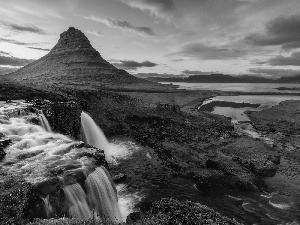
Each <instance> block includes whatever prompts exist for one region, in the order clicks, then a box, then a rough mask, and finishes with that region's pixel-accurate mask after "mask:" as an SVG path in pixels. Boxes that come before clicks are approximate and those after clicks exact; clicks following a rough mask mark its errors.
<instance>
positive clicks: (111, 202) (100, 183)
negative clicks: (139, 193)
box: [85, 167, 122, 223]
mask: <svg viewBox="0 0 300 225" xmlns="http://www.w3.org/2000/svg"><path fill="white" fill-rule="evenodd" d="M109 176H110V175H109V173H108V172H107V171H105V168H104V167H98V168H96V170H95V171H94V172H93V173H91V174H90V175H89V176H88V177H87V179H86V181H85V184H86V189H87V199H88V203H89V205H90V206H91V208H92V209H93V210H94V211H95V213H96V214H97V215H98V216H100V217H101V219H102V220H104V221H113V222H116V223H120V222H122V216H121V212H120V209H119V206H118V197H117V191H116V189H115V187H114V186H113V184H112V182H111V181H110V180H111V178H110V177H109Z"/></svg>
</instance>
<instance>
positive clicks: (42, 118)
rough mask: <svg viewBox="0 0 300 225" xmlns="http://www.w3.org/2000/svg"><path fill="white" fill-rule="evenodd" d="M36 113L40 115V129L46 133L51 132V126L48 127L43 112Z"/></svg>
mask: <svg viewBox="0 0 300 225" xmlns="http://www.w3.org/2000/svg"><path fill="white" fill-rule="evenodd" d="M38 113H39V115H40V117H39V119H40V121H41V125H42V127H43V128H44V129H45V130H46V131H48V132H52V129H51V126H50V124H49V122H48V120H47V118H46V116H45V114H44V113H43V111H42V110H39V111H38Z"/></svg>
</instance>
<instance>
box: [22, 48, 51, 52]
mask: <svg viewBox="0 0 300 225" xmlns="http://www.w3.org/2000/svg"><path fill="white" fill-rule="evenodd" d="M27 48H30V49H35V50H41V51H46V52H49V51H50V50H51V49H49V48H37V47H27Z"/></svg>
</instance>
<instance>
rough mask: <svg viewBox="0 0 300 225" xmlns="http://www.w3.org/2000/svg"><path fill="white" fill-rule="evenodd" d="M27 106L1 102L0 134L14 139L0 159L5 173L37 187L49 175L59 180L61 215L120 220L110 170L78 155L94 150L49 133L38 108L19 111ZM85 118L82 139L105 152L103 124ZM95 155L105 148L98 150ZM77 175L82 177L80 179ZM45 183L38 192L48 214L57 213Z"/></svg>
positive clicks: (52, 215)
mask: <svg viewBox="0 0 300 225" xmlns="http://www.w3.org/2000/svg"><path fill="white" fill-rule="evenodd" d="M26 107H27V106H26V104H23V103H22V104H21V103H11V104H7V103H3V102H1V104H0V133H1V134H3V135H4V137H3V138H6V139H11V140H12V144H11V145H10V146H9V147H7V148H6V149H5V152H6V156H5V158H4V159H3V160H2V161H1V162H0V166H1V167H2V169H3V170H4V171H6V172H7V173H9V174H13V175H19V176H22V177H24V179H25V180H26V181H27V182H29V183H32V184H34V185H37V187H39V186H43V184H47V182H48V181H49V180H53V179H56V180H58V182H59V185H58V187H62V190H63V193H64V206H63V207H64V210H65V215H68V216H69V217H75V218H84V219H88V218H92V217H94V218H96V219H97V220H102V221H104V220H105V221H110V222H113V223H119V222H122V220H123V219H122V214H121V212H120V208H119V205H118V196H117V190H116V188H115V186H114V183H113V181H112V178H111V176H110V174H109V172H108V171H107V170H106V169H105V168H104V167H103V166H100V167H99V166H97V164H96V163H95V160H94V159H93V158H88V157H86V156H83V155H82V154H83V152H84V151H86V152H88V151H92V150H93V151H95V149H92V148H90V147H84V145H82V142H76V141H74V140H72V139H70V138H69V137H67V136H64V135H62V134H58V133H53V132H52V130H51V127H50V125H49V122H48V121H47V119H46V117H45V115H44V114H43V113H42V112H41V111H39V112H38V113H37V114H31V113H28V112H27V113H25V115H24V113H22V114H21V113H19V112H20V110H21V109H25V108H26ZM15 111H17V113H15ZM83 115H84V114H83ZM33 117H35V118H37V119H38V120H39V121H40V123H41V125H42V126H39V125H35V124H31V123H30V122H29V121H31V118H33ZM86 120H87V122H86ZM83 121H84V123H83V128H84V131H85V138H86V140H88V141H90V142H91V143H94V142H95V143H96V144H95V145H94V146H95V147H98V148H101V149H105V150H106V151H107V150H108V151H109V148H110V146H112V145H110V144H109V143H108V141H107V139H106V138H105V136H104V134H103V132H102V131H101V129H100V128H99V127H97V125H95V124H93V123H92V124H91V123H90V122H91V121H92V122H93V120H92V119H91V118H90V117H88V116H86V117H84V119H83ZM88 126H92V127H91V128H89V127H88ZM93 132H96V133H93ZM82 146H83V147H82ZM107 146H108V147H107ZM91 149H92V150H91ZM96 151H100V150H97V149H96ZM89 154H90V153H89ZM97 154H103V153H101V151H100V153H97ZM107 154H108V158H111V155H109V153H107ZM78 174H80V176H81V177H80V179H84V182H82V181H80V179H79V178H78ZM77 179H79V180H77ZM44 186H45V185H44ZM46 186H47V185H46ZM53 187H54V186H53ZM48 188H49V190H48V189H47V188H46V189H47V191H46V194H45V191H44V192H43V193H41V196H42V197H43V201H44V206H45V211H46V212H47V215H48V217H55V216H57V215H56V213H57V211H58V210H57V209H56V208H55V206H54V205H52V204H51V200H50V199H51V193H52V192H50V189H51V188H52V187H51V188H50V187H48ZM123 218H124V217H123Z"/></svg>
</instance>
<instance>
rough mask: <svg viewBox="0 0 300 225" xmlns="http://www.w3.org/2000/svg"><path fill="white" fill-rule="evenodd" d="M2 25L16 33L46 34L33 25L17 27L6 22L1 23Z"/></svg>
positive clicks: (17, 25)
mask: <svg viewBox="0 0 300 225" xmlns="http://www.w3.org/2000/svg"><path fill="white" fill-rule="evenodd" d="M2 24H3V25H4V26H6V27H8V28H10V29H11V30H13V31H17V32H29V33H35V34H46V32H45V31H44V30H43V29H41V28H39V27H37V26H34V25H19V24H15V23H8V22H2Z"/></svg>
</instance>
